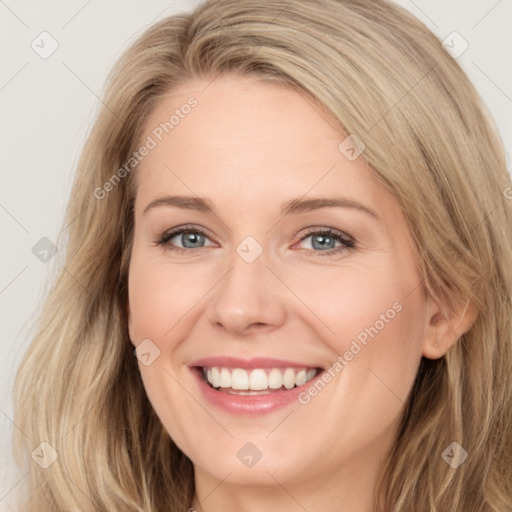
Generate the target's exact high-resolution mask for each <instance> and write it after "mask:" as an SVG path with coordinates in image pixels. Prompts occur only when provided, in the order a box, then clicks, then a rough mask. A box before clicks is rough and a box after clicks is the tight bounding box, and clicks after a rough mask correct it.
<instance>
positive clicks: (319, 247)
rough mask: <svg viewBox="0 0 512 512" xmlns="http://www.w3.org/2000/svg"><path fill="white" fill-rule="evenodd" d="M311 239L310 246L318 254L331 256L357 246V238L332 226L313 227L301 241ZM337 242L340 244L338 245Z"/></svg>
mask: <svg viewBox="0 0 512 512" xmlns="http://www.w3.org/2000/svg"><path fill="white" fill-rule="evenodd" d="M308 238H310V239H311V242H310V246H311V249H309V248H306V249H308V250H312V251H313V252H314V253H315V255H316V256H330V255H333V254H337V253H340V252H342V251H345V250H347V249H352V248H354V247H355V240H354V239H353V238H352V237H351V236H349V235H347V234H345V233H343V232H341V231H337V230H335V229H332V228H322V229H319V228H311V230H309V231H308V232H307V233H306V234H305V235H304V236H303V237H302V238H301V239H300V240H299V242H304V241H305V240H307V239H308ZM336 244H338V245H337V246H336Z"/></svg>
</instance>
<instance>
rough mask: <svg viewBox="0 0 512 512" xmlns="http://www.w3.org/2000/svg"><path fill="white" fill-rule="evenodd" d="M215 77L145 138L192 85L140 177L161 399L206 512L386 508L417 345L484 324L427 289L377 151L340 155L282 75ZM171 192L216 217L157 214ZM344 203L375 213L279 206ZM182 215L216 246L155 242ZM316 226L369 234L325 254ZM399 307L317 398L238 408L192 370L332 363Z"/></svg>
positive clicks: (314, 110)
mask: <svg viewBox="0 0 512 512" xmlns="http://www.w3.org/2000/svg"><path fill="white" fill-rule="evenodd" d="M210 82H211V80H209V81H207V80H195V81H189V82H187V83H185V84H183V85H182V86H180V87H179V88H177V89H175V90H173V91H172V94H169V95H168V96H167V97H166V98H165V99H163V100H161V101H160V103H159V104H158V105H157V106H156V108H155V110H154V111H153V112H152V114H151V116H150V118H149V119H147V121H146V124H145V131H144V135H143V139H145V138H146V137H147V136H148V135H150V134H151V132H152V130H153V129H154V128H155V127H156V126H158V125H159V124H160V123H161V122H162V121H164V120H167V119H169V116H170V115H171V114H172V113H173V112H174V111H175V109H177V108H178V109H179V108H180V106H181V105H183V104H184V103H186V101H187V99H188V98H189V97H190V96H194V97H195V98H196V99H197V101H198V105H197V107H195V109H193V110H192V111H191V113H190V114H189V115H187V116H185V117H184V118H183V119H180V122H179V124H178V125H176V126H175V127H174V129H173V131H172V132H170V134H169V135H168V136H166V137H164V139H163V140H162V141H161V142H160V143H159V144H158V145H157V146H156V147H155V148H154V149H152V150H151V151H150V153H149V154H148V155H147V156H146V157H145V158H144V159H143V161H142V162H141V164H140V167H139V168H138V170H137V172H138V173H139V175H138V189H137V195H136V201H135V232H134V244H133V250H132V255H131V263H130V271H129V304H128V305H127V308H128V314H129V332H130V338H131V341H132V343H133V344H134V346H137V345H138V344H139V343H141V342H142V341H143V340H145V339H147V338H149V339H150V340H151V341H152V343H154V344H155V345H156V346H157V347H158V349H159V350H160V355H159V357H157V358H156V359H155V360H154V361H153V362H152V363H151V364H150V365H148V366H145V365H143V364H141V363H140V362H139V367H140V371H141V374H142V378H143V381H144V386H145V389H146V391H147V394H148V397H149V399H150V401H151V403H152V405H153V407H154V409H155V411H156V412H157V414H158V416H159V417H160V419H161V421H162V423H163V425H164V427H165V428H166V430H167V431H168V432H169V434H170V436H171V437H172V438H173V439H174V440H175V442H176V443H177V445H178V446H179V447H180V448H181V449H182V450H183V452H184V453H185V454H186V455H187V456H188V457H189V458H190V459H191V460H192V462H193V464H194V468H195V478H196V489H197V494H196V497H195V499H194V503H193V506H194V508H196V509H197V510H202V511H206V512H208V511H216V510H225V511H231V510H232V511H235V510H236V511H240V510H243V511H247V512H251V511H261V510H266V509H270V507H272V508H274V509H276V508H277V507H279V510H280V511H281V512H287V511H290V512H291V511H299V510H304V509H306V510H308V511H310V512H313V511H320V510H329V509H331V508H333V503H335V504H336V505H335V506H334V508H335V509H336V510H343V511H345V510H346V511H351V512H370V511H373V510H374V507H375V502H374V499H373V489H374V486H375V482H376V476H377V471H378V468H379V464H380V463H381V462H382V460H383V459H384V457H385V456H386V452H387V450H388V449H389V448H390V446H391V444H392V441H393V436H394V434H395V431H396V428H397V425H398V421H399V419H400V415H401V412H402V410H403V407H404V402H405V401H406V398H407V396H408V393H409V392H410V390H411V387H412V385H413V382H414V378H415V376H416V373H417V369H418V366H419V363H420V360H421V356H426V357H431V358H438V357H441V356H442V355H443V354H444V353H446V351H447V350H448V349H449V347H450V346H451V345H452V344H453V343H454V342H455V341H456V340H457V338H458V337H459V336H460V335H461V334H462V332H464V331H465V330H467V329H468V328H469V326H470V324H471V323H472V321H473V317H472V315H471V314H468V312H467V311H466V314H465V315H463V314H458V315H457V314H455V313H454V314H453V317H452V318H451V321H450V322H449V321H448V320H447V319H446V318H445V317H443V316H442V314H441V311H442V309H441V307H440V305H439V304H438V303H436V302H435V301H434V300H433V299H431V298H430V297H429V296H427V295H426V293H425V290H424V287H423V286H422V279H421V276H420V274H419V271H418V265H417V263H418V262H417V258H416V255H415V252H414V250H413V248H412V244H411V242H410V239H409V236H408V233H407V227H406V224H405V221H404V217H403V215H402V212H401V210H400V208H399V206H398V204H397V202H396V200H395V199H394V198H393V197H392V196H391V195H390V194H389V193H388V192H387V191H386V190H385V189H384V188H383V187H382V185H380V184H379V183H378V182H377V181H376V179H375V177H374V176H373V173H372V170H371V168H369V166H368V164H367V163H366V161H365V160H364V153H363V155H361V156H360V157H359V158H357V159H356V160H354V161H349V160H348V159H347V158H346V157H345V156H344V155H343V154H342V153H341V152H340V151H339V150H338V145H339V144H340V142H341V141H343V140H344V138H345V137H346V134H343V133H342V132H341V131H340V130H339V129H338V128H337V127H336V124H335V121H334V119H332V118H331V117H330V115H329V114H328V113H326V112H324V111H322V110H320V109H319V108H318V107H317V106H315V105H314V104H313V103H312V101H311V100H310V99H309V98H307V97H306V96H305V95H303V94H301V93H298V92H295V91H293V90H291V89H289V88H287V87H286V86H283V85H277V84H270V83H268V82H267V83H265V82H261V81H257V80H256V79H254V78H252V77H240V76H231V75H224V76H221V77H218V78H216V79H215V80H214V81H213V82H211V83H210ZM208 84H209V85H208ZM207 85H208V87H206V86H207ZM166 195H186V196H199V197H202V198H206V199H208V200H209V201H211V203H212V204H213V205H214V208H215V212H216V214H215V215H214V214H210V213H205V212H201V211H195V210H192V209H180V208H178V207H175V206H159V207H155V208H152V209H150V210H148V212H146V213H145V214H144V213H143V211H144V209H145V208H146V206H147V205H148V204H149V203H150V202H151V201H153V200H155V199H157V198H160V197H162V196H166ZM303 196H305V197H303ZM333 196H343V197H345V198H349V199H351V200H353V201H357V202H358V203H360V204H363V205H365V206H367V207H368V208H371V209H372V210H374V211H375V213H376V214H377V215H378V217H379V219H378V220H377V219H376V218H374V217H372V216H371V215H369V214H367V213H365V212H363V211H360V210H358V209H355V208H340V207H334V208H333V207H331V208H321V209H317V210H314V211H308V212H302V213H298V214H289V215H286V216H283V215H282V214H281V212H280V208H281V205H282V203H284V202H286V201H289V200H291V199H293V198H303V199H310V198H321V197H333ZM185 224H187V225H188V224H192V225H193V226H196V227H200V228H203V229H204V230H205V231H206V232H207V236H206V238H205V239H204V242H202V243H203V247H202V248H199V249H197V248H185V249H183V250H184V251H186V252H184V253H178V252H176V251H173V250H172V247H173V246H174V247H182V248H183V244H186V243H187V239H185V240H184V238H186V237H184V236H181V235H177V236H175V237H174V238H173V239H172V242H171V241H169V242H168V243H167V245H157V244H156V243H155V242H156V241H157V240H158V239H159V237H161V236H162V234H163V233H165V232H166V231H169V230H170V229H171V228H174V227H178V226H182V225H185ZM310 227H315V228H332V229H334V230H338V231H341V232H343V233H346V234H348V235H350V236H351V237H353V238H354V239H355V241H356V242H355V243H356V245H355V247H353V248H342V249H341V250H340V251H339V252H338V253H336V254H332V255H325V254H321V253H322V251H325V249H322V246H320V245H319V244H315V245H313V239H314V238H315V236H314V235H313V236H309V237H308V238H305V239H304V240H302V241H301V240H300V238H302V237H304V236H305V235H306V234H307V233H306V231H307V230H308V228H310ZM248 236H251V237H253V238H254V239H255V240H256V241H257V242H258V243H259V244H260V246H261V248H262V249H263V252H262V254H261V255H260V256H259V257H258V258H257V259H256V260H255V261H254V262H253V263H250V264H249V263H247V262H246V261H245V260H244V259H242V258H241V257H240V256H239V254H238V253H237V252H236V248H237V246H238V245H239V244H240V242H241V241H242V240H244V239H245V238H246V237H248ZM201 240H202V239H201ZM173 244H174V245H173ZM199 245H201V242H200V244H199ZM333 247H334V248H339V247H342V245H341V244H340V242H333V241H332V240H331V242H329V244H328V249H331V248H333ZM396 303H399V304H400V305H401V307H402V309H401V311H400V312H399V313H397V314H396V315H395V316H394V318H393V319H392V320H389V321H388V322H387V323H386V324H385V327H384V328H382V329H381V330H379V332H378V334H377V335H376V336H375V337H374V338H370V339H369V340H368V343H367V345H366V346H364V348H363V349H362V350H361V351H360V352H359V353H358V354H357V355H356V356H354V358H353V359H352V360H351V361H350V362H349V363H348V364H347V365H346V366H345V367H344V368H343V370H342V371H341V372H338V373H337V375H336V377H335V378H334V379H333V380H332V381H331V382H330V383H328V385H327V386H326V387H325V388H324V389H323V390H322V391H321V392H320V393H318V395H317V396H315V397H313V398H312V399H311V401H310V402H309V403H308V404H306V405H302V404H300V403H297V402H293V403H292V404H291V405H287V406H286V407H284V408H281V409H278V410H277V411H274V412H271V413H267V414H262V415H258V416H252V417H243V416H239V415H235V414H230V413H228V412H225V411H223V410H221V409H219V408H217V407H215V406H213V405H211V404H210V403H209V402H207V401H206V400H205V399H204V398H203V396H202V394H201V393H200V391H199V388H198V385H197V383H196V381H195V379H194V378H193V375H192V374H191V372H190V370H189V369H188V367H187V364H190V363H192V362H193V361H194V360H197V359H199V358H203V357H208V356H221V355H228V356H232V355H236V356H238V357H241V358H251V357H258V356H262V357H263V356H266V357H274V358H280V359H287V360H293V361H300V362H307V363H308V364H309V365H311V366H320V367H322V368H329V367H331V366H332V365H333V363H334V362H335V361H336V358H337V355H338V354H344V353H345V352H346V351H347V350H348V349H349V347H350V345H351V342H352V341H353V340H354V339H355V338H356V336H357V335H358V334H359V333H361V331H363V330H364V329H365V327H369V326H372V325H375V323H376V321H377V320H378V319H379V318H380V315H381V314H383V313H385V312H386V310H388V309H389V308H391V307H392V305H393V304H396ZM247 442H251V443H253V444H254V445H255V446H257V448H258V449H259V451H260V452H261V454H262V457H261V459H260V461H259V462H258V463H257V464H256V465H255V466H254V467H252V468H247V467H245V466H244V465H243V464H242V463H241V462H240V460H239V459H238V458H237V456H236V454H237V452H238V451H239V450H240V448H241V447H242V446H243V445H245V443H247Z"/></svg>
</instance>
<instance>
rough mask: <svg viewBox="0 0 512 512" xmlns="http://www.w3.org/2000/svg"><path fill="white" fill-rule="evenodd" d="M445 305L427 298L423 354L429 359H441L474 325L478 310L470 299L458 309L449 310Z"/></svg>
mask: <svg viewBox="0 0 512 512" xmlns="http://www.w3.org/2000/svg"><path fill="white" fill-rule="evenodd" d="M443 306H444V305H443V304H441V303H440V302H438V301H436V300H435V299H433V298H432V297H431V296H430V295H429V296H428V298H427V308H426V309H427V315H426V318H425V321H426V323H427V324H426V326H425V339H424V341H423V351H422V355H423V356H425V357H426V358H428V359H439V358H440V357H443V356H444V355H445V354H446V352H448V350H449V349H450V347H452V345H454V344H455V343H456V342H457V340H458V339H459V338H460V337H461V336H462V335H463V334H464V333H465V332H466V331H468V330H469V329H470V328H471V326H472V325H473V323H474V321H475V320H476V317H477V315H478V311H477V308H476V306H475V305H474V304H473V302H471V301H470V300H468V301H467V302H466V305H465V306H464V307H462V308H460V310H458V311H447V310H446V309H445V308H444V307H443Z"/></svg>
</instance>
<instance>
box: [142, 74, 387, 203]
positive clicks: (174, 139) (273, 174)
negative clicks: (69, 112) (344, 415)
mask: <svg viewBox="0 0 512 512" xmlns="http://www.w3.org/2000/svg"><path fill="white" fill-rule="evenodd" d="M192 105H193V106H192ZM346 135H347V134H344V133H343V131H342V130H341V129H340V128H339V127H338V126H337V122H336V120H335V119H334V118H333V117H332V116H331V115H330V114H329V113H328V112H326V111H325V110H322V109H320V108H319V107H318V106H317V105H315V103H314V102H313V101H312V100H311V98H309V97H307V96H306V95H305V94H303V93H300V92H298V91H296V90H293V89H291V88H289V87H288V86H286V85H283V84H277V83H270V82H268V81H267V82H264V81H258V80H256V79H254V78H252V77H246V76H243V77H242V76H232V75H227V76H220V77H217V78H216V79H214V80H213V81H212V80H194V81H189V82H186V83H184V84H182V85H181V86H179V87H178V88H176V89H174V90H173V91H172V92H170V93H169V94H168V95H167V96H166V97H165V98H163V99H162V100H161V101H160V102H159V103H158V104H157V105H156V107H155V109H154V110H153V112H152V113H151V115H150V117H149V118H148V119H147V121H146V123H145V126H144V132H143V137H142V140H148V138H151V139H152V141H153V142H154V147H153V148H152V149H151V151H149V152H148V155H147V156H145V157H144V159H143V161H142V162H141V164H140V166H139V168H138V170H137V172H138V173H139V176H138V192H137V201H136V203H137V204H136V209H137V210H138V211H139V212H140V210H141V209H142V208H143V206H144V205H142V204H141V203H142V202H145V203H147V202H148V201H150V200H153V199H155V198H156V196H157V195H162V194H163V193H167V192H169V193H176V192H177V193H186V194H187V195H190V193H192V194H194V195H198V196H201V197H211V198H212V199H213V200H214V201H215V202H218V203H219V204H220V205H222V204H227V203H226V202H229V204H233V202H235V203H236V202H239V203H240V206H243V205H245V206H246V207H250V206H251V201H254V202H255V203H259V204H270V203H275V204H281V203H282V202H283V201H284V200H286V199H287V198H291V197H300V196H303V195H305V194H312V195H315V196H318V195H322V194H329V195H333V194H334V193H340V194H343V195H345V196H349V197H354V198H359V199H363V198H364V199H366V200H367V201H369V202H373V203H376V202H379V201H381V202H382V199H383V198H382V194H383V193H384V192H383V190H382V189H381V187H380V186H379V185H378V183H377V182H376V180H375V178H374V176H373V173H372V171H371V169H370V168H369V167H368V165H367V163H366V161H365V160H364V158H363V157H360V158H357V159H356V160H354V161H349V160H348V159H347V158H346V157H345V156H344V154H342V153H341V152H340V150H339V148H338V146H339V144H340V143H341V142H342V141H343V140H344V138H345V137H346ZM388 199H389V198H388Z"/></svg>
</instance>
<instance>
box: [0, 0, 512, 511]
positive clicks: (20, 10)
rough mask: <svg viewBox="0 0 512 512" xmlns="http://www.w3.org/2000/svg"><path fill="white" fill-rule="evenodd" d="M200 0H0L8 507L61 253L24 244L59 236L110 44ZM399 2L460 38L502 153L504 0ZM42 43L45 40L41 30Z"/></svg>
mask: <svg viewBox="0 0 512 512" xmlns="http://www.w3.org/2000/svg"><path fill="white" fill-rule="evenodd" d="M262 1H263V0H262ZM283 1H284V0H283ZM200 2H201V0H182V1H179V2H177V1H169V0H167V1H164V0H151V1H146V2H144V3H143V2H140V1H139V2H137V1H135V0H110V1H108V2H105V1H104V2H100V1H99V0H89V1H86V0H72V1H64V0H53V1H47V2H44V3H39V2H35V1H33V0H32V1H23V0H22V1H19V2H15V1H14V0H5V1H3V0H0V19H1V22H2V30H1V31H0V42H1V46H0V48H1V50H0V51H1V63H2V65H1V68H0V107H1V111H2V116H1V121H0V127H1V132H0V133H1V136H0V141H1V142H0V143H1V155H2V165H1V173H2V174H1V179H2V186H1V188H0V233H1V240H2V251H1V263H0V268H1V274H0V309H1V312H2V322H1V324H0V325H1V334H0V354H1V357H0V511H3V510H6V511H8V510H11V508H10V507H9V502H10V501H11V499H12V497H13V496H14V495H15V493H16V488H17V483H18V482H19V481H21V480H23V477H24V474H23V473H18V472H16V471H15V468H14V465H13V463H12V459H11V456H10V445H11V443H10V436H11V433H12V430H13V428H15V426H14V425H13V423H12V416H13V415H12V400H11V392H12V382H13V378H14V374H15V371H16V368H17V365H18V364H19V362H20V360H21V357H22V355H23V353H24V352H25V350H26V349H27V347H28V344H29V342H30V333H29V331H28V327H29V322H30V321H31V319H33V318H34V317H35V316H36V315H37V312H38V311H39V308H40V305H41V301H42V299H43V298H44V295H45V294H46V291H47V288H48V286H47V285H48V280H49V279H50V278H51V276H52V275H54V273H55V271H56V269H57V267H58V260H59V258H58V257H55V258H53V259H51V260H50V261H49V262H48V263H43V262H41V261H40V260H39V259H37V258H36V257H35V256H34V254H33V253H32V247H33V246H34V245H35V244H36V243H37V242H38V241H39V240H40V239H41V238H42V237H47V238H49V239H50V240H52V241H54V242H56V241H57V235H58V232H59V229H60V228H61V227H62V218H63V212H64V208H65V204H66V201H67V197H68V195H69V192H70V187H71V184H72V179H73V174H74V172H75V166H76V163H77V159H78V156H79V154H80V151H81V148H82V145H83V143H84V141H85V137H86V134H87V132H88V130H89V129H90V127H91V123H92V121H93V118H94V115H95V113H96V111H97V108H98V105H99V102H100V99H99V98H100V97H101V91H102V87H103V85H104V80H105V77H106V74H107V72H108V70H109V69H110V68H111V66H112V64H113V63H114V61H115V60H116V59H117V57H118V56H119V55H120V52H121V51H122V50H123V49H124V48H126V47H127V46H128V44H129V43H130V42H132V41H133V40H134V39H135V38H136V37H137V36H138V35H140V34H141V33H142V32H143V31H144V29H146V28H147V27H148V26H149V25H151V24H152V23H153V22H154V21H156V20H157V19H160V18H162V17H164V16H166V15H169V14H173V13H175V12H178V11H183V10H188V9H190V8H192V7H193V6H194V5H196V4H198V3H200ZM397 3H399V4H400V5H403V6H404V7H405V8H407V9H408V10H410V11H411V12H412V13H413V14H414V15H416V16H417V17H418V18H419V19H420V20H421V21H423V22H424V23H425V24H426V26H427V27H429V28H430V29H431V30H432V31H433V32H434V33H435V34H436V35H437V36H438V37H439V38H440V39H444V38H446V37H447V36H448V35H449V34H451V33H452V32H453V31H456V32H458V33H459V34H460V35H461V36H462V37H463V38H464V39H465V40H466V41H467V42H468V43H469V48H468V49H467V51H465V52H464V53H463V54H462V55H461V56H460V57H458V61H459V62H460V63H461V65H462V66H463V68H464V69H465V70H466V72H467V73H468V75H469V77H470V78H471V80H472V81H473V83H474V84H475V86H476V87H477V89H478V90H479V92H480V94H481V95H482V96H483V98H484V100H485V102H486V103H487V105H488V107H489V108H490V110H491V113H492V115H493V116H494V118H495V120H496V122H497V125H498V127H499V130H500V133H501V136H502V138H503V140H504V142H505V145H506V148H507V153H508V155H510V154H512V72H511V65H510V51H511V50H512V31H511V30H510V22H511V21H512V0H500V1H496V0H471V1H467V0H466V1H464V0H456V1H455V0H450V1H448V0H415V1H412V0H398V2H397ZM43 31H47V32H48V33H49V34H50V35H51V37H52V38H53V39H55V40H56V41H57V43H58V48H57V50H56V51H55V52H54V53H53V54H52V55H50V56H49V57H48V58H46V59H43V58H41V57H40V56H39V55H38V53H36V51H34V50H33V49H32V47H31V44H32V42H33V41H34V40H35V43H34V45H36V44H39V46H40V47H41V46H42V45H43V43H41V36H40V34H41V32H43ZM44 44H45V48H46V49H48V48H49V44H50V42H49V39H46V43H44ZM41 50H42V49H41ZM509 169H510V165H509ZM50 349H51V347H49V350H50ZM38 443H39V441H38ZM38 443H37V444H38ZM34 448H35V446H34ZM18 488H19V486H18ZM11 490H12V492H11ZM12 510H13V509H12Z"/></svg>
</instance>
